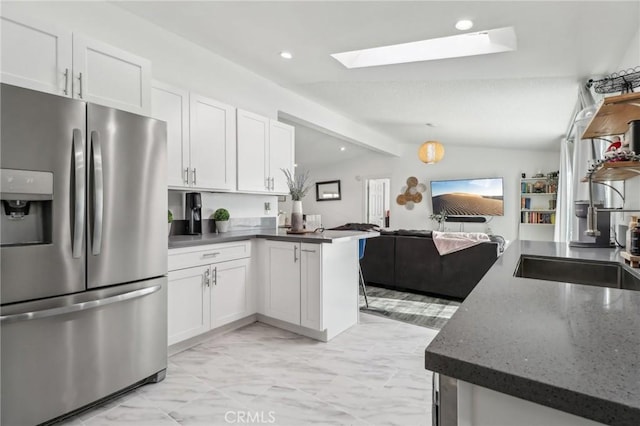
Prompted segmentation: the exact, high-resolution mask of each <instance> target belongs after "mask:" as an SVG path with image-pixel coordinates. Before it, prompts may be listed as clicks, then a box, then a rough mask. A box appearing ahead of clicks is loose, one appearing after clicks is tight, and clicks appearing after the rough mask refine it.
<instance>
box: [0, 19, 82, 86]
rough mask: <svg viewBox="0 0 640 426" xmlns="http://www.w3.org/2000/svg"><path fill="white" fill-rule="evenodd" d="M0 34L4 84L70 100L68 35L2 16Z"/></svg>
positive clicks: (53, 29)
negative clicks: (68, 97) (66, 97)
mask: <svg viewBox="0 0 640 426" xmlns="http://www.w3.org/2000/svg"><path fill="white" fill-rule="evenodd" d="M0 30H1V41H2V49H1V51H2V56H1V60H0V68H1V69H2V81H3V82H4V83H8V84H12V85H14V86H20V87H26V88H28V89H33V90H38V91H41V92H47V93H53V94H55V95H63V96H64V95H67V96H71V83H72V82H71V78H72V76H71V71H72V70H71V39H72V36H71V31H65V30H63V29H61V28H58V27H56V26H53V25H47V24H45V23H42V22H38V21H35V20H33V19H27V18H24V17H18V16H5V15H4V13H3V16H2V17H0Z"/></svg>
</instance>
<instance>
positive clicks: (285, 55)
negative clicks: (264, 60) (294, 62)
mask: <svg viewBox="0 0 640 426" xmlns="http://www.w3.org/2000/svg"><path fill="white" fill-rule="evenodd" d="M280 57H281V58H283V59H291V58H293V55H292V54H291V52H287V51H286V50H283V51H282V52H280Z"/></svg>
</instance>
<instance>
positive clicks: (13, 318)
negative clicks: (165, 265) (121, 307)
mask: <svg viewBox="0 0 640 426" xmlns="http://www.w3.org/2000/svg"><path fill="white" fill-rule="evenodd" d="M161 288H162V286H160V285H156V286H153V287H148V288H141V289H140V290H134V291H130V292H128V293H122V294H116V295H115V296H110V297H106V298H104V299H96V300H90V301H88V302H80V303H74V304H73V305H69V306H60V307H59V308H51V309H43V310H42V311H33V312H24V313H21V314H13V315H4V316H0V322H1V323H3V324H8V323H12V322H18V321H28V320H34V319H42V318H48V317H53V316H58V315H63V314H69V313H72V312H78V311H86V310H87V309H93V308H98V307H101V306H106V305H111V304H112V303H118V302H124V301H125V300H131V299H136V298H138V297H143V296H148V295H150V294H153V293H155V292H157V291H158V290H160V289H161Z"/></svg>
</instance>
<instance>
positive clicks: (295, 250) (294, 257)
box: [293, 245, 298, 263]
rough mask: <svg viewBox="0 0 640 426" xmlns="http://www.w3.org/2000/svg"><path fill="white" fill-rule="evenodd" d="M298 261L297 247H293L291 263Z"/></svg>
mask: <svg viewBox="0 0 640 426" xmlns="http://www.w3.org/2000/svg"><path fill="white" fill-rule="evenodd" d="M297 261H298V246H297V245H296V246H293V263H295V262H297Z"/></svg>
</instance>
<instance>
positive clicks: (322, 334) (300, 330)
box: [257, 314, 328, 342]
mask: <svg viewBox="0 0 640 426" xmlns="http://www.w3.org/2000/svg"><path fill="white" fill-rule="evenodd" d="M257 316H258V322H262V323H265V324H267V325H271V326H273V327H277V328H281V329H283V330H287V331H290V332H292V333H296V334H301V335H303V336H306V337H310V338H312V339H315V340H320V341H321V342H326V341H328V336H327V330H323V331H318V330H312V329H310V328H307V327H302V326H301V325H295V324H290V323H288V322H285V321H282V320H279V319H275V318H271V317H268V316H266V315H262V314H257Z"/></svg>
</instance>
